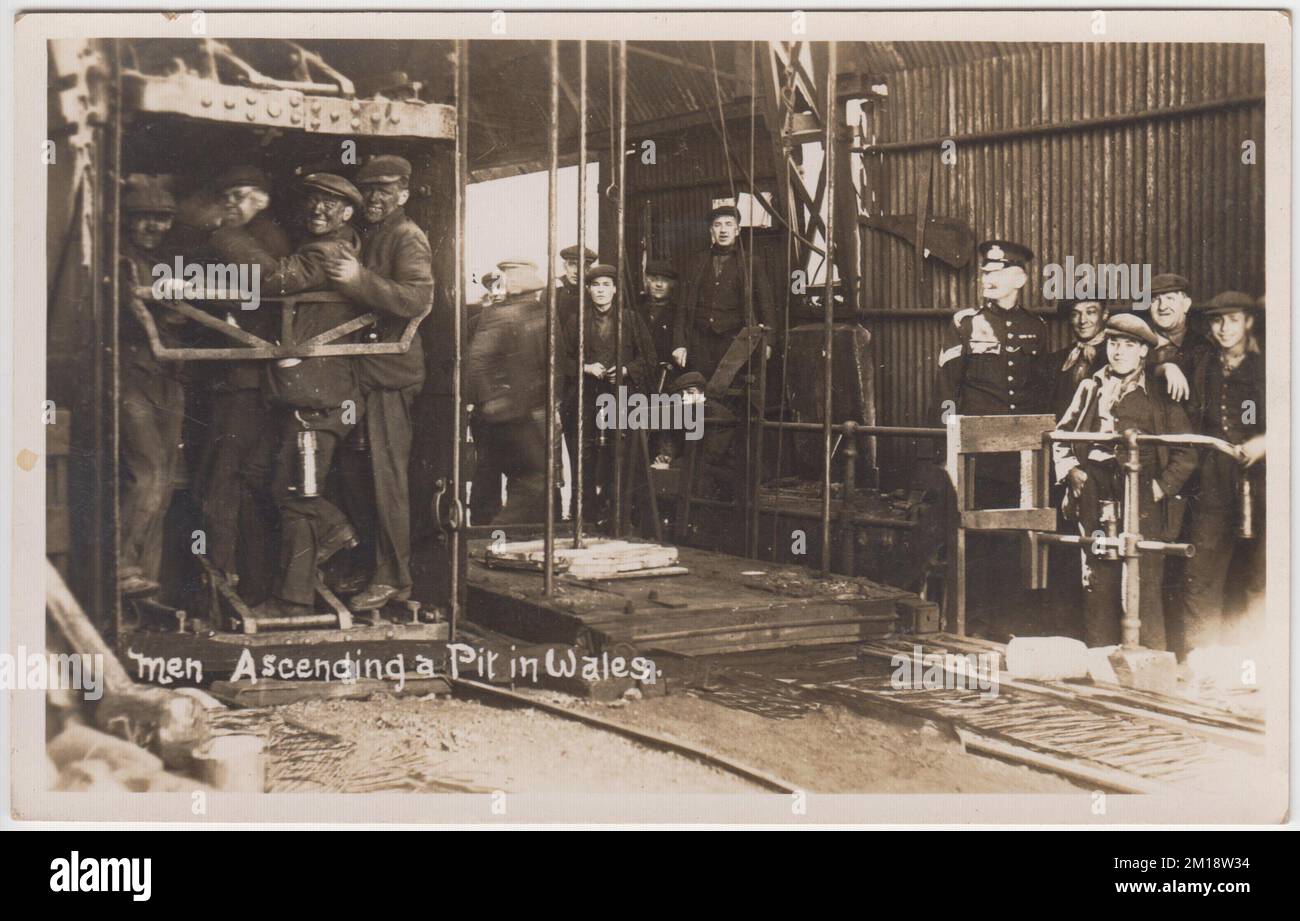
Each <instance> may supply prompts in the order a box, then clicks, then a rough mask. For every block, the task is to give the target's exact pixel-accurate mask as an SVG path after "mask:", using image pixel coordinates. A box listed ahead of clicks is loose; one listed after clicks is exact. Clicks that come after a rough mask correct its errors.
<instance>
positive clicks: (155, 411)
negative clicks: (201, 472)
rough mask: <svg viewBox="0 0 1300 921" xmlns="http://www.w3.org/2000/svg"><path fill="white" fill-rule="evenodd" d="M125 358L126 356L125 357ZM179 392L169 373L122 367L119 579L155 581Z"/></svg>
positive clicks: (179, 417) (130, 364)
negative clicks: (140, 578)
mask: <svg viewBox="0 0 1300 921" xmlns="http://www.w3.org/2000/svg"><path fill="white" fill-rule="evenodd" d="M127 355H128V357H129V355H130V353H129V352H128V353H127ZM184 418H185V390H184V388H183V387H182V385H181V382H180V380H178V379H177V378H176V377H175V376H174V375H173V374H171V373H169V372H168V371H167V370H163V369H150V368H144V367H141V366H140V365H139V364H137V363H135V362H134V361H129V360H128V361H125V362H123V364H122V376H121V411H120V416H119V432H120V448H121V463H122V499H121V502H122V505H121V508H122V521H121V535H122V546H121V556H120V559H119V563H118V573H119V576H128V575H143V576H144V577H145V578H147V579H152V580H153V581H155V582H156V581H157V580H158V576H159V572H160V571H161V568H162V540H163V521H164V519H165V518H166V516H167V507H168V505H169V504H170V501H171V493H172V479H173V477H174V476H175V473H176V466H177V464H178V463H179V462H180V440H181V423H182V421H183V420H184Z"/></svg>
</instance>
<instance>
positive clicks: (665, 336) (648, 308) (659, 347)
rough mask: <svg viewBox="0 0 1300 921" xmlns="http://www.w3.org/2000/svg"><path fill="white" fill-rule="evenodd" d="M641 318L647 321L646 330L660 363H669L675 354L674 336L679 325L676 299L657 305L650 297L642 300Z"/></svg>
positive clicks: (647, 296)
mask: <svg viewBox="0 0 1300 921" xmlns="http://www.w3.org/2000/svg"><path fill="white" fill-rule="evenodd" d="M639 312H640V314H641V318H642V319H643V320H645V324H646V328H647V329H649V330H650V337H651V339H653V340H654V345H655V357H656V358H657V359H658V360H659V361H667V360H668V359H669V357H670V356H671V355H672V353H673V335H674V332H675V327H676V325H677V314H678V313H680V311H679V310H678V309H677V302H676V300H675V299H669V300H668V301H666V302H664V303H662V304H656V303H655V302H654V300H653V299H651V297H650V295H648V294H647V295H645V296H644V297H642V298H641V303H640V306H639Z"/></svg>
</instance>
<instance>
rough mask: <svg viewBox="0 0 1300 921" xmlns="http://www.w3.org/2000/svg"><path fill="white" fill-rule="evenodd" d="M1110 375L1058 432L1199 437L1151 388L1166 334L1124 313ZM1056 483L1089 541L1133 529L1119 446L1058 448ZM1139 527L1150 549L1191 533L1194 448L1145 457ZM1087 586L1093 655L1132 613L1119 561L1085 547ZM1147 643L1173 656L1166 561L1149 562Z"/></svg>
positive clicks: (1114, 337) (1155, 557)
mask: <svg viewBox="0 0 1300 921" xmlns="http://www.w3.org/2000/svg"><path fill="white" fill-rule="evenodd" d="M1105 335H1106V367H1104V368H1102V369H1101V370H1100V371H1098V372H1097V373H1095V374H1093V375H1092V376H1091V377H1088V378H1086V379H1085V380H1084V381H1083V383H1081V384H1080V385H1079V389H1078V390H1077V391H1076V392H1075V395H1074V399H1073V400H1072V401H1071V403H1070V407H1069V409H1068V410H1066V413H1065V416H1064V417H1063V418H1062V419H1061V421H1060V423H1059V424H1058V426H1057V428H1058V429H1060V430H1062V431H1072V432H1105V433H1123V432H1126V431H1128V430H1130V429H1136V430H1137V431H1138V432H1140V433H1142V434H1148V435H1170V434H1181V433H1184V432H1187V431H1189V428H1188V421H1187V414H1186V413H1185V412H1184V411H1183V409H1182V407H1180V406H1179V405H1178V404H1177V403H1175V402H1174V401H1172V400H1170V399H1169V398H1168V396H1166V395H1165V394H1164V393H1163V392H1161V390H1160V388H1158V387H1156V386H1154V384H1151V383H1150V381H1149V380H1148V376H1147V373H1146V370H1145V364H1146V360H1147V356H1148V355H1149V354H1150V351H1151V350H1152V349H1154V348H1155V347H1156V346H1157V345H1158V344H1159V339H1158V338H1157V336H1156V334H1155V333H1154V332H1152V331H1151V329H1150V327H1148V326H1147V325H1146V323H1144V322H1143V321H1142V320H1139V319H1138V318H1137V317H1135V316H1133V315H1132V314H1119V315H1117V316H1113V317H1111V318H1110V319H1109V320H1108V321H1107V322H1106V330H1105ZM1053 457H1054V460H1055V465H1056V478H1057V481H1058V482H1063V483H1065V484H1066V486H1067V487H1068V491H1067V494H1066V499H1065V501H1066V514H1067V517H1068V518H1071V519H1072V520H1075V521H1077V522H1078V523H1079V532H1080V534H1082V535H1083V536H1084V537H1091V536H1092V535H1094V534H1096V533H1097V532H1099V531H1101V532H1105V530H1106V525H1105V521H1106V518H1107V516H1108V515H1109V514H1111V513H1113V514H1114V516H1115V520H1116V521H1117V522H1121V523H1122V522H1123V512H1122V510H1121V509H1120V507H1119V506H1120V502H1121V500H1122V498H1123V496H1124V480H1125V475H1124V467H1123V460H1124V449H1123V446H1121V445H1116V444H1088V443H1084V442H1078V443H1057V444H1056V445H1055V446H1054V448H1053ZM1140 461H1141V466H1142V474H1141V482H1140V489H1139V495H1140V497H1141V498H1140V507H1139V516H1140V517H1139V528H1140V529H1141V533H1142V537H1143V538H1145V539H1147V540H1169V539H1170V538H1171V537H1172V536H1174V535H1176V534H1177V533H1178V529H1179V527H1180V526H1181V524H1182V512H1183V503H1182V500H1181V498H1180V497H1179V496H1178V493H1179V491H1180V490H1181V489H1182V488H1183V484H1184V483H1186V482H1187V478H1188V477H1190V476H1191V475H1192V472H1193V471H1194V470H1195V469H1196V452H1195V450H1194V449H1192V448H1188V447H1174V446H1167V445H1144V446H1142V448H1141V450H1140ZM1081 550H1082V555H1083V581H1084V587H1085V592H1084V624H1083V627H1084V630H1083V632H1084V641H1085V642H1086V643H1087V644H1088V645H1089V646H1091V647H1096V646H1109V645H1113V644H1116V643H1118V642H1119V641H1120V620H1121V618H1122V614H1123V603H1122V571H1123V570H1122V567H1123V564H1122V562H1120V561H1119V560H1106V559H1100V558H1097V557H1094V556H1093V555H1092V554H1091V552H1090V550H1089V548H1087V547H1084V548H1081ZM1140 566H1141V570H1140V573H1141V602H1140V604H1141V609H1140V613H1141V622H1142V628H1141V643H1142V645H1143V646H1145V647H1146V648H1148V649H1157V650H1162V649H1164V648H1165V644H1166V640H1165V620H1164V608H1163V602H1162V597H1161V595H1162V591H1161V584H1162V581H1163V575H1164V557H1163V556H1162V555H1161V554H1158V553H1143V554H1142V557H1141V563H1140Z"/></svg>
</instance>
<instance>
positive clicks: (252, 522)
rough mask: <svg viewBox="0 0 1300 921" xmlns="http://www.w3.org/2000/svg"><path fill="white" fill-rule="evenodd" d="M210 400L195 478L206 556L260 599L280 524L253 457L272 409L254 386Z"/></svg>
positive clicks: (247, 596) (247, 594)
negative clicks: (206, 432)
mask: <svg viewBox="0 0 1300 921" xmlns="http://www.w3.org/2000/svg"><path fill="white" fill-rule="evenodd" d="M211 405H212V419H211V426H210V428H209V433H210V434H209V437H208V440H207V443H206V444H205V445H204V447H203V453H202V455H201V456H200V458H199V467H198V472H197V476H196V478H195V494H196V496H197V498H198V502H199V507H200V511H201V512H202V516H203V530H204V533H205V535H206V539H207V556H208V559H209V561H210V562H211V563H212V565H213V566H215V567H216V568H217V569H219V570H221V571H222V572H226V573H229V572H235V573H238V575H239V592H240V595H241V596H242V597H243V598H244V600H245V601H247V602H248V603H249V604H258V603H260V602H261V601H263V600H265V598H266V596H267V594H268V593H269V591H270V587H271V580H272V578H273V577H274V569H273V565H274V561H275V532H276V530H277V526H278V524H277V517H278V515H277V512H276V507H275V503H274V501H273V500H272V498H271V495H270V484H269V483H268V482H267V481H266V479H265V476H264V474H265V468H264V467H259V465H258V462H257V452H258V450H259V447H260V445H261V441H262V438H263V437H264V430H265V429H266V426H267V425H268V424H269V423H270V421H271V413H270V409H269V408H268V407H267V405H266V401H265V398H264V396H263V395H262V391H261V390H260V389H258V388H243V389H239V390H217V391H214V392H213V393H212V404H211ZM258 470H261V471H262V474H258V472H257V471H258ZM259 476H260V477H261V478H259Z"/></svg>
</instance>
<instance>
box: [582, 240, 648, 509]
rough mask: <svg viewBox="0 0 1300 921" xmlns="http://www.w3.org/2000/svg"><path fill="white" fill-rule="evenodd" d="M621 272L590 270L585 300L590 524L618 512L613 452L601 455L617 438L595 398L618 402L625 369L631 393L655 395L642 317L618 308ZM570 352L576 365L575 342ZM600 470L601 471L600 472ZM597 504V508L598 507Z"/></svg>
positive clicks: (586, 475)
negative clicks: (619, 339) (603, 423)
mask: <svg viewBox="0 0 1300 921" xmlns="http://www.w3.org/2000/svg"><path fill="white" fill-rule="evenodd" d="M617 277H618V270H617V269H616V268H615V267H614V266H612V265H605V264H602V263H596V264H595V265H593V266H592V267H591V268H590V269H588V271H587V297H588V299H589V300H590V302H591V303H590V308H589V310H588V311H587V314H586V319H587V323H586V327H587V328H586V333H585V336H584V339H583V355H582V373H583V375H584V381H583V383H584V387H583V406H582V414H583V415H582V425H583V430H582V451H583V455H582V460H583V469H582V473H583V482H582V484H581V488H582V490H583V494H582V496H583V504H584V506H585V509H586V511H587V512H590V513H591V518H592V520H595V521H597V522H601V521H608V520H610V518H611V516H612V515H613V514H614V513H615V510H614V509H612V508H610V507H609V506H608V505H607V503H608V501H609V499H610V496H611V495H612V486H613V477H614V464H613V452H612V450H611V451H604V452H601V451H600V450H599V449H600V446H601V444H602V443H604V444H609V443H612V442H613V441H614V440H615V439H614V436H613V435H612V434H606V433H605V432H604V431H603V430H602V429H601V427H600V421H599V420H598V418H597V417H598V415H599V413H598V412H597V403H596V401H597V398H598V397H599V396H600V395H601V394H604V393H608V394H612V395H613V396H614V397H615V398H616V399H617V397H618V394H617V392H616V391H615V385H616V383H617V372H618V368H619V366H620V365H621V366H622V368H623V386H624V387H626V388H627V391H628V392H629V393H631V392H633V391H639V392H641V393H646V394H649V393H652V392H654V387H655V383H656V382H655V379H654V372H655V369H656V367H657V364H658V362H657V359H656V356H655V350H654V340H653V339H652V338H651V336H650V330H649V329H647V328H646V325H645V321H644V320H642V319H641V315H640V314H639V313H638V312H637V311H635V310H633V309H631V308H629V307H624V306H621V305H619V306H617V308H616V303H617V296H618V284H617V281H616V279H617ZM616 309H617V310H618V311H620V312H621V316H622V320H621V322H622V327H623V351H622V354H621V355H620V356H616V355H615V351H616V344H617V343H616V332H617V331H616V329H615V317H616V313H615V310H616ZM566 345H567V347H568V348H569V349H570V350H571V351H570V354H569V364H570V365H573V364H576V362H577V357H578V356H577V342H576V341H573V342H569V343H567V344H566ZM598 468H599V469H598ZM598 501H599V503H600V504H599V505H597V502H598Z"/></svg>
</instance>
